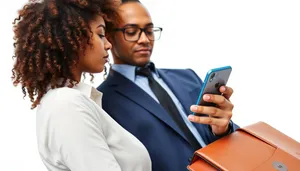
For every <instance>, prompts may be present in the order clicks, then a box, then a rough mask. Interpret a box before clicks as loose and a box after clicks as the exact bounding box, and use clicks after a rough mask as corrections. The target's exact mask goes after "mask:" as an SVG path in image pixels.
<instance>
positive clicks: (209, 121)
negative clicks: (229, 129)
mask: <svg viewBox="0 0 300 171" xmlns="http://www.w3.org/2000/svg"><path fill="white" fill-rule="evenodd" d="M188 119H189V120H190V121H191V122H195V123H200V124H206V125H215V126H217V127H226V126H227V125H228V123H229V120H228V119H225V118H214V117H206V116H194V115H189V117H188Z"/></svg>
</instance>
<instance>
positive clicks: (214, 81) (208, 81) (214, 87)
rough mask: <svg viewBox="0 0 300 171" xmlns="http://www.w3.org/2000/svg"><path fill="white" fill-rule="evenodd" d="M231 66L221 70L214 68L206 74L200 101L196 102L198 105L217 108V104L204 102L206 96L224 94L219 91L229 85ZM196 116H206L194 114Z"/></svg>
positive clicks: (220, 68)
mask: <svg viewBox="0 0 300 171" xmlns="http://www.w3.org/2000/svg"><path fill="white" fill-rule="evenodd" d="M231 70H232V68H231V66H224V67H219V68H213V69H211V70H209V71H208V72H207V74H206V77H205V80H204V83H203V85H202V88H201V91H200V94H199V96H198V100H197V102H196V104H197V105H201V106H216V104H215V103H211V102H206V101H204V100H203V95H204V94H217V95H222V93H221V92H220V91H219V89H220V87H221V86H223V85H226V84H227V81H228V79H229V76H230V73H231ZM193 114H194V115H205V114H199V113H194V112H193Z"/></svg>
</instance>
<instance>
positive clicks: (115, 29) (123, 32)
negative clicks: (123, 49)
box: [113, 25, 163, 42]
mask: <svg viewBox="0 0 300 171" xmlns="http://www.w3.org/2000/svg"><path fill="white" fill-rule="evenodd" d="M131 27H135V28H137V29H140V33H139V36H138V39H137V40H134V41H133V40H127V39H126V38H125V30H126V29H128V28H131ZM131 27H130V26H125V27H123V28H114V29H113V31H121V32H122V34H123V37H124V40H126V41H128V42H137V41H138V40H139V39H140V38H141V35H142V33H143V32H144V33H145V35H146V37H147V39H148V40H150V39H149V37H148V35H147V33H146V29H148V28H158V29H159V30H160V35H159V38H158V39H157V40H159V39H160V37H161V32H162V31H163V28H162V27H152V26H146V27H144V28H140V27H138V26H135V25H133V26H131ZM150 41H156V40H150Z"/></svg>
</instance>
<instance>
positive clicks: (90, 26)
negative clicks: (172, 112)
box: [13, 0, 151, 171]
mask: <svg viewBox="0 0 300 171" xmlns="http://www.w3.org/2000/svg"><path fill="white" fill-rule="evenodd" d="M115 4H117V3H114V2H113V1H112V0H44V1H31V2H29V3H28V4H26V5H25V6H24V8H23V9H22V10H20V11H19V15H20V17H19V18H18V19H16V20H15V22H14V24H15V25H14V33H15V44H14V46H15V58H16V63H15V65H14V67H13V81H14V84H15V85H18V84H20V85H21V86H22V90H23V93H24V95H25V96H26V94H28V96H29V97H30V99H31V102H32V108H36V107H37V140H38V149H39V153H40V156H41V159H42V161H43V162H44V164H45V165H46V167H47V168H48V170H50V171H62V170H64V171H66V170H71V171H120V170H122V171H141V170H143V171H150V170H151V161H150V157H149V154H148V152H147V150H146V148H145V147H144V146H143V145H142V143H141V142H139V141H138V140H137V139H136V138H135V137H134V136H133V135H131V134H130V133H129V132H127V131H126V130H125V129H123V128H122V127H121V126H119V125H118V124H117V123H116V122H115V121H114V120H113V119H112V118H111V117H110V116H109V115H108V114H107V113H106V112H105V111H103V110H102V108H101V96H102V94H101V93H100V92H98V91H97V90H96V89H95V88H93V87H91V86H89V85H87V84H84V83H81V82H80V80H81V75H82V73H84V72H89V73H99V72H102V71H103V68H104V64H105V63H106V62H107V59H108V52H107V51H108V50H109V49H110V48H111V44H110V43H109V42H108V41H107V40H106V38H105V21H104V19H106V20H109V19H113V18H116V17H117V14H116V11H115V9H116V7H115ZM26 92H27V93H26ZM116 107H118V106H116Z"/></svg>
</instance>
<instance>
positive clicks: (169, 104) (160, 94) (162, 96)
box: [136, 67, 201, 150]
mask: <svg viewBox="0 0 300 171" xmlns="http://www.w3.org/2000/svg"><path fill="white" fill-rule="evenodd" d="M136 74H137V75H141V76H145V77H147V78H148V81H149V86H150V88H151V90H152V91H153V93H154V94H155V96H156V97H157V99H158V101H159V103H160V104H161V105H162V106H163V107H164V108H165V110H166V111H167V113H168V114H169V115H170V116H171V118H172V119H173V120H174V122H175V123H176V125H177V126H178V127H179V129H181V131H182V132H183V133H184V135H185V136H186V138H187V139H188V141H189V143H190V144H191V146H192V147H193V148H194V150H198V149H200V148H201V145H200V144H199V142H198V141H197V139H196V138H195V137H194V135H193V134H192V132H191V131H190V129H189V128H188V127H187V125H186V124H185V122H184V120H183V118H182V117H181V115H180V113H179V111H178V109H177V107H176V105H175V104H174V102H173V100H172V98H171V97H170V96H169V94H168V93H167V92H166V90H165V89H164V88H163V87H162V86H161V85H160V84H159V83H158V82H156V81H155V79H154V78H153V77H152V74H151V69H150V68H149V67H145V68H140V69H137V70H136Z"/></svg>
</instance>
